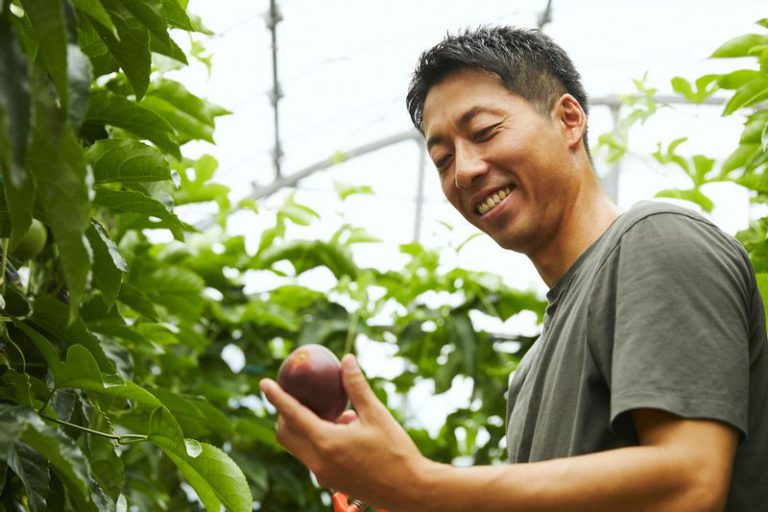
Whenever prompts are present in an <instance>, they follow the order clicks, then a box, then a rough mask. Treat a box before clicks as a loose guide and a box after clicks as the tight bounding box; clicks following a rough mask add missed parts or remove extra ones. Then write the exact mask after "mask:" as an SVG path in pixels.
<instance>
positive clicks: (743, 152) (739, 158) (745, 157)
mask: <svg viewBox="0 0 768 512" xmlns="http://www.w3.org/2000/svg"><path fill="white" fill-rule="evenodd" d="M759 150H760V144H741V145H739V147H737V148H736V149H735V150H734V151H733V153H731V154H730V155H729V156H728V158H726V159H725V161H723V165H722V166H721V167H720V174H721V175H723V176H727V175H728V173H730V172H731V171H733V170H735V169H738V168H740V167H744V166H745V165H746V163H747V162H748V161H749V160H750V159H751V158H752V157H753V156H754V155H755V153H757V152H758V151H759Z"/></svg>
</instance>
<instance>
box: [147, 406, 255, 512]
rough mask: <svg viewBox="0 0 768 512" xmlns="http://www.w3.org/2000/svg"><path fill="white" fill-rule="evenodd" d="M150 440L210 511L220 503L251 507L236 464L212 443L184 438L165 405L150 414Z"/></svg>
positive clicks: (242, 510) (238, 510)
mask: <svg viewBox="0 0 768 512" xmlns="http://www.w3.org/2000/svg"><path fill="white" fill-rule="evenodd" d="M149 440H150V441H152V442H153V443H154V444H156V445H157V446H159V447H160V448H161V449H162V450H163V452H165V454H166V455H167V456H168V458H170V459H171V460H172V461H173V463H174V464H176V466H177V467H178V468H179V470H180V471H181V473H182V474H183V475H184V477H185V478H186V479H187V482H189V484H190V485H191V486H192V488H193V489H194V490H195V492H196V493H197V495H198V497H199V498H200V501H202V502H203V504H204V505H205V508H206V509H207V510H208V511H209V512H219V511H220V510H221V507H222V506H224V507H226V509H227V510H230V511H231V512H250V511H251V509H252V507H253V497H252V496H251V491H250V488H249V487H248V482H247V481H246V479H245V475H243V472H242V471H241V470H240V468H239V467H237V464H235V463H234V461H233V460H232V459H231V458H229V456H227V454H226V453H224V452H223V451H221V450H220V449H218V448H216V447H215V446H211V445H209V444H206V443H200V442H197V441H195V440H192V439H184V436H183V433H182V431H181V427H179V424H178V423H177V422H176V420H175V419H174V418H173V415H172V414H171V413H170V412H168V410H167V409H165V408H158V409H156V410H155V412H154V413H153V414H152V417H151V419H150V422H149Z"/></svg>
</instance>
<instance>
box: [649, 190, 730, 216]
mask: <svg viewBox="0 0 768 512" xmlns="http://www.w3.org/2000/svg"><path fill="white" fill-rule="evenodd" d="M656 197H669V198H672V199H682V200H684V201H690V202H692V203H695V204H697V205H699V206H701V208H702V209H703V210H704V211H706V212H711V211H712V210H713V209H714V208H715V203H713V202H712V200H711V199H710V198H709V197H707V196H706V195H704V193H703V192H702V191H701V190H698V189H690V190H679V189H666V190H660V191H659V192H656Z"/></svg>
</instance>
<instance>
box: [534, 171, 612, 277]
mask: <svg viewBox="0 0 768 512" xmlns="http://www.w3.org/2000/svg"><path fill="white" fill-rule="evenodd" d="M595 181H596V178H595ZM596 185H597V186H595V187H588V189H589V191H588V192H583V193H580V194H578V197H576V198H575V200H574V201H571V202H570V203H569V206H566V207H565V209H564V211H563V212H562V216H561V219H562V221H561V222H560V224H559V225H558V226H557V229H556V230H555V232H554V233H553V236H552V237H551V238H550V239H549V240H548V241H547V243H546V245H544V246H542V247H540V248H538V250H536V251H535V252H532V253H529V254H528V257H529V258H530V259H531V261H532V262H533V264H534V266H535V267H536V270H537V271H538V272H539V275H540V276H541V277H542V279H544V282H545V283H546V284H547V286H548V287H550V288H551V287H552V286H554V285H555V283H557V281H558V280H559V279H560V278H561V277H562V276H563V274H565V273H566V272H567V271H568V269H569V268H571V266H572V265H573V264H574V263H575V262H576V260H577V259H578V258H579V256H581V255H582V254H583V253H584V251H586V250H587V249H588V248H589V246H590V245H592V244H593V243H594V242H595V241H596V240H597V239H598V238H600V236H601V235H602V234H603V233H605V231H606V230H607V229H608V227H609V226H610V225H611V224H612V223H613V221H614V220H616V218H617V217H618V216H619V214H620V213H621V212H620V210H619V208H618V207H617V206H616V205H615V204H613V202H612V201H611V200H610V199H609V198H608V196H606V195H605V192H604V191H603V190H602V188H601V187H600V186H599V184H597V183H596Z"/></svg>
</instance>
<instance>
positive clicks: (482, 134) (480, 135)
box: [472, 123, 501, 142]
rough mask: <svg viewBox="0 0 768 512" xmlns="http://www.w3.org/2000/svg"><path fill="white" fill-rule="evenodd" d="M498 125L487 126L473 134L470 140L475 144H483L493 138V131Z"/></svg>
mask: <svg viewBox="0 0 768 512" xmlns="http://www.w3.org/2000/svg"><path fill="white" fill-rule="evenodd" d="M500 124H501V123H496V124H492V125H491V126H487V127H485V128H483V129H482V130H479V131H476V132H475V134H474V135H473V136H472V140H473V141H475V142H485V141H486V140H488V139H490V138H491V137H492V136H493V134H494V130H495V129H496V128H497V127H498V126H499V125H500Z"/></svg>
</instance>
